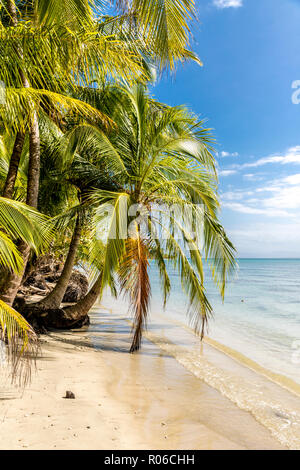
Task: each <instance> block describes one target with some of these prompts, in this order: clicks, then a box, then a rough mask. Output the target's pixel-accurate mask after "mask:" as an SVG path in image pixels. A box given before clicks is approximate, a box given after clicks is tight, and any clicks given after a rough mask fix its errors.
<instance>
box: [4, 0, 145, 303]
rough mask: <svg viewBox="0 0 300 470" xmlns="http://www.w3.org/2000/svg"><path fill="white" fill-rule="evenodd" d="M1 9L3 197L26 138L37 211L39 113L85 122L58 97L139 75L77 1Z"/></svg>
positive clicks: (10, 283) (10, 284)
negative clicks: (9, 146)
mask: <svg viewBox="0 0 300 470" xmlns="http://www.w3.org/2000/svg"><path fill="white" fill-rule="evenodd" d="M1 5H2V6H3V7H4V8H3V9H2V11H1V13H3V12H4V14H3V15H2V18H1V19H2V22H1V23H0V79H1V80H2V81H3V82H4V83H5V86H6V105H5V107H3V108H4V109H1V110H0V114H1V118H2V122H3V124H4V125H5V126H6V128H7V129H10V130H11V129H13V131H14V132H15V133H16V138H15V144H14V148H13V152H12V157H11V161H10V165H9V168H8V174H7V178H6V183H5V186H4V191H3V195H5V196H7V197H12V194H13V192H14V184H15V181H16V178H17V172H18V167H19V162H20V156H21V152H22V147H23V144H24V135H25V133H27V132H28V135H29V164H28V178H27V199H26V202H27V204H28V205H30V206H32V207H37V203H38V191H39V179H40V129H39V112H40V109H46V110H47V111H48V113H52V114H53V110H54V117H55V118H56V116H57V115H58V114H61V109H62V108H63V109H65V107H66V106H67V107H68V108H73V109H75V110H76V112H77V113H78V111H79V112H80V109H81V110H82V111H83V114H84V115H85V116H87V115H89V114H90V115H91V116H92V115H93V114H94V113H93V111H92V110H91V109H89V107H87V105H83V104H82V103H79V102H78V100H75V99H73V98H70V96H66V91H67V90H68V89H69V88H70V87H74V86H76V85H78V83H85V82H88V81H90V80H93V79H95V78H96V77H99V76H100V78H103V76H104V74H110V75H113V74H115V73H116V72H117V74H118V75H121V76H123V77H124V78H127V77H128V76H130V77H131V76H133V75H134V74H135V73H138V74H141V72H142V67H141V59H140V58H137V57H136V55H135V54H133V52H132V50H131V44H130V43H129V42H126V43H125V41H121V40H118V39H115V38H113V37H111V36H110V37H109V38H107V37H106V36H105V35H104V34H101V32H102V30H101V29H99V25H98V23H97V22H96V21H95V20H94V15H93V9H92V8H90V4H89V2H87V1H85V0H76V2H74V1H73V0H66V1H64V2H61V1H54V2H50V3H49V2H45V1H42V0H36V1H35V2H31V3H30V4H29V6H26V5H25V6H24V3H23V2H15V1H14V0H6V1H1ZM70 14H71V16H70ZM7 25H8V26H10V27H9V28H8V27H7ZM112 39H113V40H112ZM24 44H25V47H24ZM28 77H30V81H29V78H28ZM91 116H89V118H90V117H91ZM98 118H99V116H98ZM19 250H20V252H21V253H22V255H23V260H24V267H25V266H26V263H27V260H28V257H29V249H28V246H27V245H26V244H25V243H23V242H21V243H20V246H19ZM21 279H22V277H21V276H18V275H17V274H16V273H12V274H11V276H9V278H7V280H6V288H5V292H4V295H5V297H6V300H7V302H8V303H9V304H12V302H13V300H14V298H15V295H16V293H17V290H18V287H19V285H20V282H21Z"/></svg>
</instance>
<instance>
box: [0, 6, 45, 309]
mask: <svg viewBox="0 0 300 470" xmlns="http://www.w3.org/2000/svg"><path fill="white" fill-rule="evenodd" d="M7 9H8V12H9V14H10V21H11V25H12V26H17V24H18V17H17V11H16V4H15V2H14V1H12V0H8V1H7ZM20 54H21V55H22V51H20ZM19 73H20V77H21V80H22V84H23V87H24V88H29V87H30V84H29V81H28V79H27V77H26V75H25V73H24V71H23V70H19ZM39 179H40V132H39V123H38V118H37V114H36V111H34V110H33V113H32V116H31V123H30V129H29V166H28V177H27V198H26V203H27V204H28V205H29V206H32V207H35V208H37V203H38V191H39ZM18 249H19V251H20V253H21V255H22V258H23V271H22V272H21V273H19V274H17V273H10V274H9V276H8V278H7V280H6V282H5V288H4V291H3V292H2V293H1V299H2V300H4V302H6V303H7V304H8V305H12V304H13V302H14V300H15V297H16V295H17V292H18V289H19V287H20V285H21V282H22V278H23V274H24V271H25V268H26V264H27V261H28V258H29V254H30V248H29V246H28V245H27V244H26V243H25V242H23V241H21V242H20V243H19V245H18Z"/></svg>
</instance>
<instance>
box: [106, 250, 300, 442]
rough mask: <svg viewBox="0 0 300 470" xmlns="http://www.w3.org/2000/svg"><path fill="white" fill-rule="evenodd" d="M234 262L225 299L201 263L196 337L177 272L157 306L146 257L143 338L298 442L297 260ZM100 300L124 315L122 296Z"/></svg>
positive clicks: (154, 274) (156, 285)
mask: <svg viewBox="0 0 300 470" xmlns="http://www.w3.org/2000/svg"><path fill="white" fill-rule="evenodd" d="M238 264H239V268H238V270H237V272H236V273H235V275H234V276H233V278H232V279H231V280H230V282H229V283H228V286H227V291H226V296H225V301H224V303H222V300H221V298H220V295H219V293H218V291H217V288H216V287H215V285H214V283H213V282H212V280H211V277H210V275H209V270H208V268H207V267H206V268H205V274H206V289H207V291H206V294H207V297H208V299H209V301H210V303H211V305H212V307H213V311H214V314H213V317H212V318H211V319H210V321H209V331H208V332H207V334H206V337H205V340H204V343H201V342H200V340H199V337H197V336H196V335H195V334H194V332H193V330H192V328H191V327H190V326H189V322H188V317H187V315H186V311H187V303H186V298H185V296H184V294H183V293H182V289H181V281H180V278H179V275H178V273H177V272H176V271H175V270H173V269H170V280H171V284H172V290H171V294H170V297H169V299H168V302H167V305H166V308H165V310H163V308H162V294H161V288H160V282H159V277H158V271H157V269H156V267H155V266H154V265H153V264H152V262H151V265H150V277H151V285H152V298H151V308H150V314H149V324H148V329H147V332H146V333H145V335H144V337H145V341H147V340H150V341H152V342H154V343H156V344H157V345H158V346H159V347H160V348H161V350H162V351H163V352H164V353H166V354H168V355H170V356H173V357H174V358H175V359H176V360H177V361H178V362H179V363H180V364H181V365H182V366H183V367H185V369H187V370H188V371H189V372H191V373H192V374H194V375H195V376H196V377H198V378H199V379H201V380H203V381H204V382H206V383H207V384H208V385H210V386H211V387H213V388H215V389H216V390H218V391H219V392H220V393H221V394H222V395H224V396H225V397H227V398H228V399H229V400H231V401H232V402H234V403H235V404H236V405H237V406H238V407H240V408H241V409H244V410H246V411H249V412H250V413H252V415H253V416H254V417H255V418H256V419H257V421H259V422H260V423H261V424H263V425H264V426H266V427H267V428H268V429H269V430H270V431H271V433H272V435H273V436H274V437H276V438H277V439H278V440H279V441H280V442H281V443H282V444H284V445H287V446H288V447H290V448H292V449H300V308H299V307H300V260H299V259H240V260H239V261H238ZM102 303H103V305H104V306H105V307H109V310H110V311H111V312H112V313H114V314H115V313H116V312H118V313H119V314H122V317H123V318H124V321H126V322H130V314H129V313H128V310H127V306H126V305H125V302H124V300H121V299H118V300H114V299H112V298H111V297H110V296H109V295H106V296H104V298H103V301H102Z"/></svg>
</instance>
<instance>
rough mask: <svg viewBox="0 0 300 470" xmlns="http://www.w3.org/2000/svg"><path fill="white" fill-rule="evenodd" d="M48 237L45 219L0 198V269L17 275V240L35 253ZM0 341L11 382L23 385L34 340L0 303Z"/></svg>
mask: <svg viewBox="0 0 300 470" xmlns="http://www.w3.org/2000/svg"><path fill="white" fill-rule="evenodd" d="M50 236H51V229H50V228H49V221H48V220H47V218H46V217H45V216H43V215H42V214H40V213H38V212H37V211H35V210H34V209H32V208H30V207H28V206H26V205H25V204H23V203H21V202H17V201H12V200H10V199H6V198H2V197H0V265H1V267H3V268H6V269H9V270H12V271H14V272H17V273H20V272H21V271H22V269H23V259H22V256H21V254H20V252H19V250H18V248H17V246H16V244H15V243H14V240H15V239H16V238H21V239H22V240H23V241H24V242H26V244H28V245H29V246H30V247H31V248H32V249H33V250H34V251H35V252H36V253H41V250H42V249H43V248H45V247H46V246H47V243H48V241H49V239H50ZM0 341H2V342H4V343H6V344H7V359H8V362H9V363H10V365H11V367H12V379H13V380H15V379H19V381H20V384H23V385H24V384H26V382H27V381H28V380H29V378H30V372H31V367H30V364H31V362H30V361H31V360H32V359H34V358H35V357H36V354H37V351H38V340H37V336H36V334H35V333H34V331H33V329H32V327H31V326H30V325H29V323H28V322H27V321H26V320H25V319H24V318H23V317H22V315H20V314H19V313H18V312H17V311H16V310H14V309H13V308H12V307H10V306H9V305H7V304H6V303H5V302H4V301H3V300H0Z"/></svg>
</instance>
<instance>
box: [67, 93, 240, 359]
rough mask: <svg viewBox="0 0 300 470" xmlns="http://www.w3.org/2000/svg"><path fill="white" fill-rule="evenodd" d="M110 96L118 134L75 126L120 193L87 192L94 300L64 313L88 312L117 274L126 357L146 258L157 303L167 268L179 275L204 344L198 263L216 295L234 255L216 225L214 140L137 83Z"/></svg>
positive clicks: (141, 302)
mask: <svg viewBox="0 0 300 470" xmlns="http://www.w3.org/2000/svg"><path fill="white" fill-rule="evenodd" d="M95 93H96V92H95ZM114 94H115V97H116V96H117V103H116V102H115V101H114V107H113V110H112V114H111V116H110V117H111V118H112V119H113V121H114V122H115V123H116V125H117V130H116V131H115V132H111V133H110V135H109V136H106V135H105V134H104V133H103V132H102V131H101V130H98V129H96V128H94V127H91V126H82V127H81V131H82V133H83V135H84V136H85V138H86V139H87V140H89V141H93V145H94V148H95V149H98V151H99V156H100V157H101V158H102V161H103V160H104V161H105V160H106V161H107V162H109V163H110V166H109V174H108V177H109V176H110V178H111V180H112V182H114V184H115V185H116V186H117V188H118V189H117V190H114V191H111V190H107V189H103V188H102V189H95V190H94V191H93V193H92V195H91V196H90V199H89V204H93V205H94V206H95V214H94V217H93V224H92V229H91V230H92V233H93V237H91V239H92V245H93V243H95V242H96V243H98V240H97V238H98V237H99V233H100V231H101V230H102V231H104V232H105V239H106V243H105V246H104V251H103V250H102V251H101V261H100V259H99V257H98V256H97V249H95V248H93V246H92V248H93V250H92V255H91V262H92V263H97V262H98V271H99V276H98V278H97V281H96V284H95V285H96V287H97V288H98V292H94V291H93V293H91V294H90V295H89V294H88V297H87V301H85V299H83V300H81V301H80V305H77V306H76V305H75V306H72V307H71V309H70V312H71V313H72V315H73V316H74V317H76V314H78V315H80V316H82V315H84V314H87V313H88V310H89V308H90V307H91V298H92V300H94V301H95V300H96V299H97V295H98V294H99V293H100V291H99V286H100V285H101V290H102V289H103V288H104V287H105V286H106V285H109V286H111V287H114V286H115V276H116V274H117V275H118V277H119V285H120V287H121V290H122V291H123V292H125V294H126V295H128V296H129V298H130V304H131V307H132V310H133V313H134V318H135V320H134V336H133V340H132V345H131V349H130V351H131V352H133V351H135V350H137V349H139V347H140V343H141V336H142V330H143V328H144V327H145V325H146V320H147V313H148V308H149V301H150V296H151V284H150V280H149V274H148V266H149V259H152V260H153V262H154V263H156V265H157V266H158V269H159V273H160V278H161V282H162V286H163V291H164V302H166V300H167V297H168V294H169V292H170V279H169V275H168V267H169V266H174V267H176V268H177V269H178V271H179V274H180V276H181V281H182V288H183V290H184V292H185V293H186V295H187V296H188V299H189V303H190V309H189V312H190V318H191V321H192V323H193V325H194V327H195V330H196V331H197V332H201V336H203V333H204V327H205V324H206V322H207V319H208V317H209V315H210V314H211V312H212V308H211V306H210V304H209V302H208V300H207V298H206V295H205V287H204V273H203V262H204V260H206V261H207V263H208V264H209V265H210V267H211V272H212V276H213V278H214V280H215V282H216V283H217V285H218V287H219V289H220V293H221V295H222V297H224V292H225V285H226V281H227V277H228V275H229V273H230V271H231V270H232V269H234V266H235V262H234V247H233V246H232V244H231V242H230V241H229V240H228V238H227V236H226V234H225V231H224V229H223V227H222V226H221V224H220V223H219V221H218V209H219V202H218V196H217V180H216V171H215V165H214V159H213V156H212V153H211V151H212V143H213V141H212V137H211V135H210V131H209V129H206V128H204V126H203V125H204V122H203V121H200V122H198V121H197V119H196V117H195V116H193V115H191V113H190V112H188V111H187V110H186V109H185V108H182V107H175V108H171V107H168V106H165V105H162V104H160V103H157V102H156V101H154V100H153V99H151V98H150V97H149V95H148V93H147V91H146V89H145V87H144V86H143V85H142V84H138V85H136V86H134V87H133V88H122V89H115V93H114V92H113V91H112V95H114ZM115 99H116V98H115ZM77 132H79V128H78V129H77ZM171 206H173V207H174V206H176V207H177V209H178V208H179V209H180V210H181V211H183V212H184V211H186V214H185V217H184V218H183V219H181V218H180V217H178V215H177V214H176V213H172V212H170V211H169V210H168V208H170V207H171ZM126 207H131V208H133V209H135V210H138V211H139V212H141V213H142V214H143V216H142V217H139V218H137V214H136V213H135V211H133V212H132V213H131V214H130V212H129V214H128V212H127V211H126ZM131 210H132V209H131ZM128 226H129V227H130V233H129V238H127V230H126V235H125V236H124V227H128ZM159 232H160V233H161V235H162V236H158V233H159ZM192 232H195V233H196V235H197V236H196V239H195V237H194V236H193V234H192ZM176 233H177V234H179V235H180V238H181V241H179V240H178V239H177V238H178V237H176ZM201 237H202V244H203V246H201ZM186 246H188V248H189V249H188V252H187V250H186ZM166 258H167V259H168V262H166ZM99 263H100V266H99Z"/></svg>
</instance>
